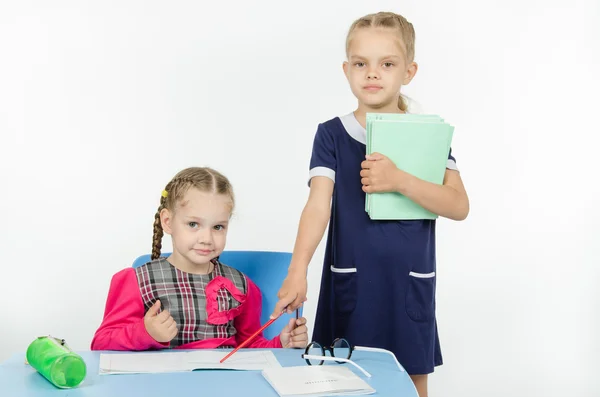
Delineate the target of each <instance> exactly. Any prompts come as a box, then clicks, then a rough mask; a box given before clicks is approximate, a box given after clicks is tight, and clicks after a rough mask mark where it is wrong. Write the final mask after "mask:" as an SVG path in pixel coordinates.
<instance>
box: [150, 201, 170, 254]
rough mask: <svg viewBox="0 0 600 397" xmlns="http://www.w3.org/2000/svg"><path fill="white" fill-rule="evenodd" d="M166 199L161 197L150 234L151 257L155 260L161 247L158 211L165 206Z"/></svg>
mask: <svg viewBox="0 0 600 397" xmlns="http://www.w3.org/2000/svg"><path fill="white" fill-rule="evenodd" d="M166 201H167V199H166V198H165V197H161V199H160V206H159V207H158V210H157V211H156V215H154V235H153V236H152V256H151V259H152V260H155V259H158V258H160V249H161V248H162V238H163V228H162V223H161V222H160V212H161V211H162V210H163V208H165V202H166Z"/></svg>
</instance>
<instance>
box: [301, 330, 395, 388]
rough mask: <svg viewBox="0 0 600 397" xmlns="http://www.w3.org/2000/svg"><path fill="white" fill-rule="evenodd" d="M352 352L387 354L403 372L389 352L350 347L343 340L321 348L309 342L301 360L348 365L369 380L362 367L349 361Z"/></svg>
mask: <svg viewBox="0 0 600 397" xmlns="http://www.w3.org/2000/svg"><path fill="white" fill-rule="evenodd" d="M354 350H358V351H370V352H379V353H386V354H389V355H391V356H392V357H393V358H394V361H395V362H396V365H397V366H398V368H399V369H400V371H402V372H404V371H405V370H404V367H403V366H402V365H400V363H399V362H398V359H397V358H396V355H394V353H392V352H391V351H389V350H386V349H379V348H376V347H365V346H352V345H351V344H350V342H348V341H347V340H346V339H344V338H338V339H336V340H334V341H333V343H332V344H331V346H321V344H319V343H318V342H311V343H309V345H308V346H306V350H305V351H304V354H303V355H302V358H303V359H304V360H306V363H307V364H308V365H323V363H324V362H325V361H335V362H336V363H338V364H342V363H349V364H352V365H354V366H355V367H356V368H358V369H359V370H360V371H361V372H362V373H363V374H365V376H366V377H368V378H370V377H371V374H370V373H368V372H367V371H366V370H365V369H364V368H363V367H361V366H360V365H358V364H356V363H355V362H354V361H352V360H350V357H351V356H352V352H353V351H354ZM326 352H329V354H330V355H331V357H328V356H327V355H326V354H325V353H326Z"/></svg>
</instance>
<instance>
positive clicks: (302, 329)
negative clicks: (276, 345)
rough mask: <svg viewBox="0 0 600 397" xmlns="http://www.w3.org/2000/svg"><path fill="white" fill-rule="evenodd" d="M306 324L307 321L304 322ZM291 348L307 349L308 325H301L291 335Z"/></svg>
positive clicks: (289, 344)
mask: <svg viewBox="0 0 600 397" xmlns="http://www.w3.org/2000/svg"><path fill="white" fill-rule="evenodd" d="M304 321H305V322H306V319H305V320H304ZM288 346H289V347H306V346H308V328H307V327H306V325H304V324H303V325H300V326H299V327H297V328H295V329H293V330H292V332H291V333H290V341H289V342H288Z"/></svg>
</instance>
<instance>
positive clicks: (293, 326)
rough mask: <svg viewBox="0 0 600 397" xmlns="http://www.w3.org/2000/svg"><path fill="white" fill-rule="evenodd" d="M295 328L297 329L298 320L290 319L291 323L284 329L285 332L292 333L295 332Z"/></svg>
mask: <svg viewBox="0 0 600 397" xmlns="http://www.w3.org/2000/svg"><path fill="white" fill-rule="evenodd" d="M294 328H296V319H295V318H290V321H288V323H287V325H286V326H285V328H284V329H283V332H289V333H291V332H293V330H294Z"/></svg>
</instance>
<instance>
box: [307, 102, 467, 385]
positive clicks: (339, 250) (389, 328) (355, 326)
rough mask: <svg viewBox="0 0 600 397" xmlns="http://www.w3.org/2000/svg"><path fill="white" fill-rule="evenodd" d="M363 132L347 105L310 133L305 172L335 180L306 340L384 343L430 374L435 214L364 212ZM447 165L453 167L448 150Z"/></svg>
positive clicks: (435, 344)
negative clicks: (399, 217) (413, 216)
mask: <svg viewBox="0 0 600 397" xmlns="http://www.w3.org/2000/svg"><path fill="white" fill-rule="evenodd" d="M365 138H366V133H365V129H364V128H363V127H362V126H361V125H360V124H359V123H358V121H357V120H356V118H355V117H354V114H353V113H350V114H348V115H346V116H343V117H336V118H334V119H331V120H329V121H327V122H325V123H322V124H319V127H318V129H317V133H316V136H315V139H314V144H313V152H312V157H311V160H310V178H312V177H315V176H325V177H328V178H331V179H332V180H333V181H334V182H335V184H334V191H333V200H332V209H331V218H330V223H329V232H328V236H327V246H326V250H325V259H324V263H323V274H322V280H321V289H320V295H319V301H318V306H317V313H316V319H315V324H314V330H313V339H312V340H313V341H316V342H319V343H320V344H321V345H324V346H326V345H330V344H331V343H332V342H333V340H334V339H335V338H342V337H343V338H346V339H347V340H348V341H349V342H350V343H351V344H352V345H355V346H368V347H379V348H384V349H387V350H390V351H392V352H393V353H394V354H395V355H396V357H397V358H398V361H400V363H401V364H402V365H403V366H404V368H405V369H406V371H407V372H408V373H409V374H411V375H413V374H428V373H431V372H433V370H434V367H435V366H438V365H441V364H442V354H441V350H440V343H439V339H438V332H437V323H436V318H435V284H436V277H435V271H436V259H435V221H432V220H414V221H372V220H371V219H370V218H369V216H368V214H367V213H366V212H365V193H364V192H363V191H362V185H361V182H360V179H361V178H360V170H361V166H360V164H361V162H362V161H363V160H364V159H365V151H366V146H365ZM447 168H450V169H456V162H455V159H454V157H452V154H451V152H450V154H449V156H448V163H447ZM309 183H310V182H309Z"/></svg>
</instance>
